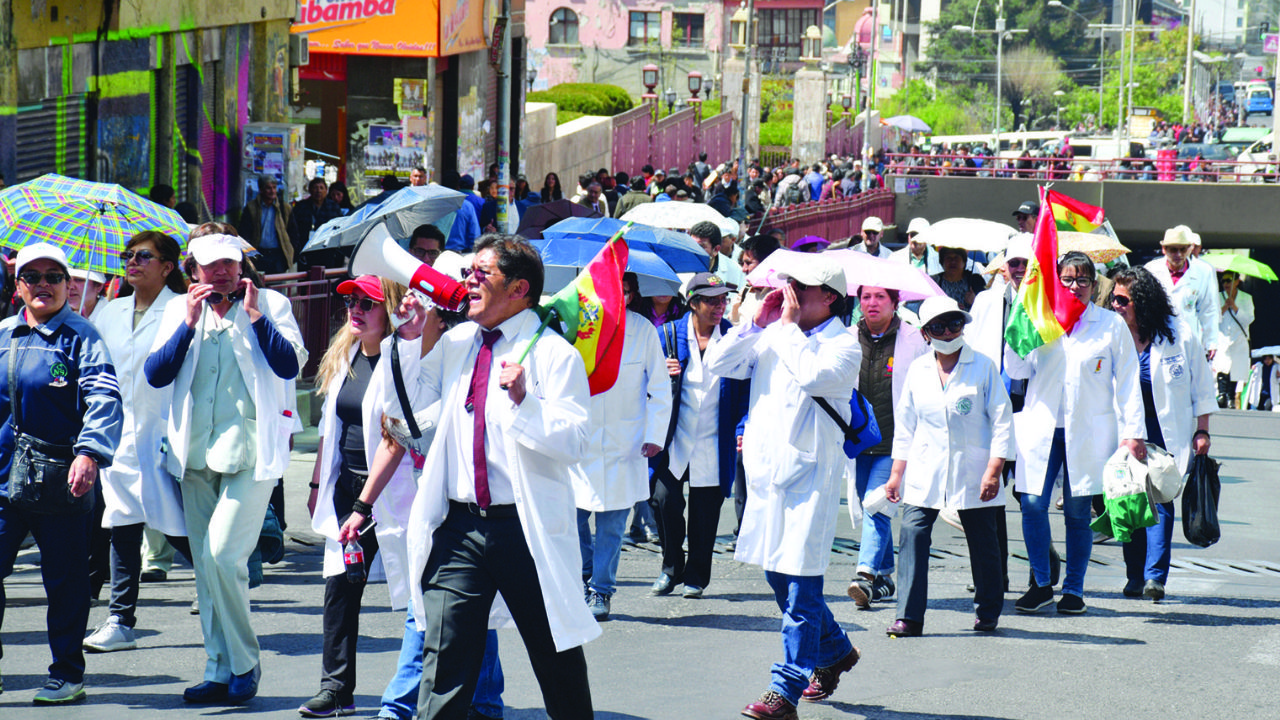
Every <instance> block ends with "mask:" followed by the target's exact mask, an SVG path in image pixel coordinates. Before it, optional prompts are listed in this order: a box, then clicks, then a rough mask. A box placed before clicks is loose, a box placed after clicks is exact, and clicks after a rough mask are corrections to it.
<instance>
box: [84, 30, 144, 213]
mask: <svg viewBox="0 0 1280 720" xmlns="http://www.w3.org/2000/svg"><path fill="white" fill-rule="evenodd" d="M150 58H151V43H150V41H149V40H118V41H116V42H111V43H107V45H106V47H105V49H104V52H103V58H102V64H103V68H104V69H106V70H108V71H109V72H108V73H105V74H103V75H101V76H99V77H98V78H97V86H98V156H99V157H100V158H104V159H105V160H106V161H105V162H100V163H99V179H100V180H103V181H106V182H113V183H117V184H119V185H123V186H125V187H131V188H143V189H145V188H149V187H151V183H152V178H153V176H154V175H153V173H154V171H155V147H154V142H153V138H154V136H155V133H154V132H153V129H154V128H155V101H154V97H155V95H154V91H155V78H154V74H153V73H152V72H151V71H150V62H151V60H150ZM104 175H105V176H104Z"/></svg>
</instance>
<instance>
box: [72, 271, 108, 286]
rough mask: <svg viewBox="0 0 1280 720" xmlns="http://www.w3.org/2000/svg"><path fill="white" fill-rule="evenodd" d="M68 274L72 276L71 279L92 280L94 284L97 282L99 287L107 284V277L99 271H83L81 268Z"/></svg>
mask: <svg viewBox="0 0 1280 720" xmlns="http://www.w3.org/2000/svg"><path fill="white" fill-rule="evenodd" d="M67 273H68V274H70V275H71V277H73V278H77V279H79V280H92V281H93V282H96V283H98V284H99V285H106V284H107V276H106V275H103V274H102V273H100V272H98V271H97V270H81V269H80V268H71V269H70V270H67Z"/></svg>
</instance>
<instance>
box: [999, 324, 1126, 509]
mask: <svg viewBox="0 0 1280 720" xmlns="http://www.w3.org/2000/svg"><path fill="white" fill-rule="evenodd" d="M1004 368H1005V372H1006V373H1007V374H1008V375H1009V377H1010V378H1013V379H1014V380H1028V381H1029V382H1028V383H1027V399H1026V403H1025V404H1024V405H1023V408H1022V412H1019V413H1014V416H1013V437H1014V441H1015V444H1016V445H1017V448H1018V466H1017V471H1016V483H1015V487H1016V488H1017V490H1018V492H1023V493H1029V492H1032V491H1033V489H1034V491H1035V492H1039V490H1040V489H1041V487H1042V485H1041V483H1042V482H1043V481H1044V476H1045V473H1046V472H1047V470H1048V467H1049V448H1050V447H1051V446H1052V444H1053V431H1054V428H1056V427H1057V425H1058V412H1059V408H1061V409H1062V414H1063V417H1064V427H1065V428H1066V450H1067V458H1066V462H1067V471H1068V474H1069V476H1070V478H1071V496H1072V497H1083V496H1085V495H1097V494H1098V493H1101V492H1102V467H1103V465H1105V464H1106V462H1107V459H1108V458H1110V457H1111V454H1112V453H1114V452H1115V451H1116V448H1118V447H1120V439H1121V438H1139V439H1145V438H1146V436H1147V432H1146V416H1145V415H1144V412H1143V406H1142V386H1141V384H1140V382H1139V380H1138V351H1137V349H1136V348H1134V346H1133V336H1132V335H1131V334H1130V333H1129V328H1128V326H1126V325H1125V324H1124V320H1122V319H1121V318H1120V316H1119V315H1116V314H1115V313H1114V312H1112V311H1110V310H1103V309H1102V308H1100V307H1098V306H1097V305H1094V304H1093V303H1089V304H1088V305H1087V306H1086V307H1085V311H1084V314H1083V315H1081V316H1080V320H1079V321H1078V322H1077V323H1076V326H1075V327H1074V328H1073V329H1072V332H1071V333H1070V334H1069V335H1067V336H1065V337H1063V338H1061V339H1059V340H1057V341H1055V342H1052V343H1050V344H1048V345H1042V346H1040V347H1038V348H1036V349H1035V350H1032V351H1031V354H1029V355H1027V357H1026V358H1025V359H1023V358H1020V357H1018V354H1017V353H1016V352H1014V350H1013V349H1012V348H1009V347H1006V348H1005V352H1004Z"/></svg>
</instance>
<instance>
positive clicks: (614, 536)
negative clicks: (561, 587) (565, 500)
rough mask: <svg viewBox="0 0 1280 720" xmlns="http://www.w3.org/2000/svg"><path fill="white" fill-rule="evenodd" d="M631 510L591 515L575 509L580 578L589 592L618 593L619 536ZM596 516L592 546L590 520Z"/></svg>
mask: <svg viewBox="0 0 1280 720" xmlns="http://www.w3.org/2000/svg"><path fill="white" fill-rule="evenodd" d="M630 513H631V508H623V509H621V510H605V511H603V512H591V511H590V510H583V509H582V508H578V544H579V546H580V547H581V548H582V577H583V578H584V579H588V580H589V582H588V584H589V585H590V587H591V590H592V591H594V592H596V593H599V594H601V595H612V594H613V593H614V591H615V590H617V587H616V582H617V579H618V559H619V558H621V557H622V533H623V531H624V530H625V529H626V527H627V516H628V515H629V514H630ZM592 515H595V516H596V536H595V542H592V539H591V524H590V518H591V516H592Z"/></svg>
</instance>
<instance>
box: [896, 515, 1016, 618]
mask: <svg viewBox="0 0 1280 720" xmlns="http://www.w3.org/2000/svg"><path fill="white" fill-rule="evenodd" d="M1003 514H1004V508H1003V507H978V508H973V509H971V510H961V511H960V524H961V526H963V527H964V539H965V542H966V543H967V544H968V546H969V567H970V570H971V572H972V574H973V587H974V594H973V602H974V604H975V605H976V606H977V608H976V609H977V616H978V617H979V618H980V619H982V620H995V619H997V618H999V617H1000V611H1001V609H1002V607H1003V605H1004V580H1003V578H1002V577H1001V574H1000V569H1001V568H1000V543H999V540H998V539H997V536H996V522H997V521H996V518H997V517H998V516H999V515H1003ZM937 518H938V511H937V510H936V509H934V508H923V507H917V506H915V505H907V504H905V503H904V504H903V506H902V528H901V533H900V536H899V538H898V619H900V620H911V621H913V622H918V623H921V624H924V613H925V609H926V606H927V605H928V599H929V548H930V547H931V546H932V544H933V524H934V521H935V520H937Z"/></svg>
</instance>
